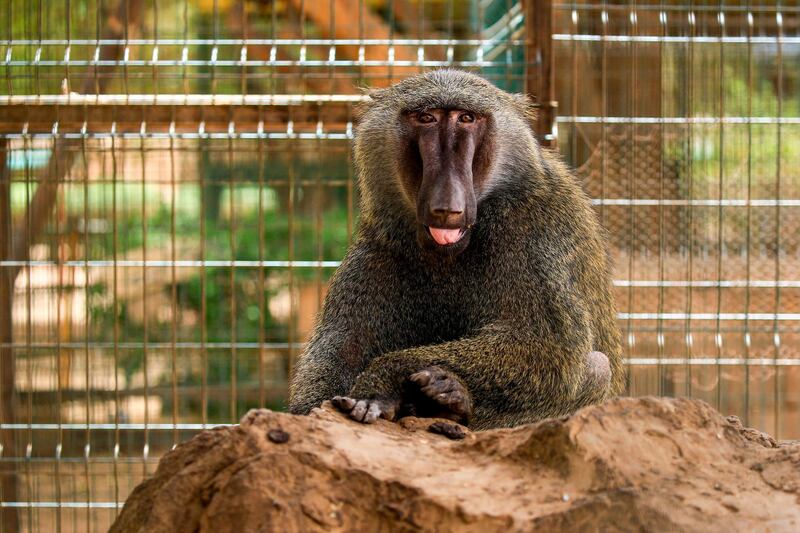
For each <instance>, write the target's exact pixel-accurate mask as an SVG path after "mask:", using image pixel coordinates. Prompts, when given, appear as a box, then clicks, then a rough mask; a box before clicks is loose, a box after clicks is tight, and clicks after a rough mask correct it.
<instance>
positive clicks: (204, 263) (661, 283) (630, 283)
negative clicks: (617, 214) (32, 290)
mask: <svg viewBox="0 0 800 533" xmlns="http://www.w3.org/2000/svg"><path fill="white" fill-rule="evenodd" d="M339 265H341V261H338V260H331V261H313V260H312V261H298V260H294V261H276V260H264V261H258V260H227V259H225V260H213V259H178V260H175V261H172V260H169V259H158V260H156V259H148V260H142V259H118V260H116V261H115V260H113V259H92V260H89V261H83V260H77V259H76V260H68V261H55V260H30V261H15V260H2V261H0V267H28V266H30V267H56V266H62V267H63V266H66V267H75V268H80V267H89V268H112V267H115V266H116V267H122V268H126V267H128V268H135V267H172V266H176V267H231V268H337V267H339ZM613 283H614V285H615V286H617V287H733V288H739V287H757V288H774V287H781V288H784V287H785V288H797V287H800V280H790V279H782V280H750V281H747V280H691V281H689V280H628V279H617V280H614V281H613Z"/></svg>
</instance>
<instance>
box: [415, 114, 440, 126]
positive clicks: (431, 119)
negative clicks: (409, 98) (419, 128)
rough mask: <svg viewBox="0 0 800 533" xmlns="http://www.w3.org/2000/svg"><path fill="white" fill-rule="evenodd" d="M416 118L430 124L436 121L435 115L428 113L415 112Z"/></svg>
mask: <svg viewBox="0 0 800 533" xmlns="http://www.w3.org/2000/svg"><path fill="white" fill-rule="evenodd" d="M417 120H418V121H419V122H421V123H423V124H431V123H433V122H436V117H434V116H433V115H431V114H430V113H417Z"/></svg>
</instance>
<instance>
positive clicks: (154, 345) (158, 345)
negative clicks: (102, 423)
mask: <svg viewBox="0 0 800 533" xmlns="http://www.w3.org/2000/svg"><path fill="white" fill-rule="evenodd" d="M114 346H116V347H117V348H120V349H124V350H138V349H141V348H147V349H153V350H157V349H165V350H166V349H172V348H179V349H195V348H206V349H209V350H215V349H230V348H236V349H245V350H247V349H252V350H257V349H262V348H263V349H268V350H288V349H289V348H292V349H295V350H298V349H302V348H303V347H305V343H303V342H291V343H289V342H244V341H242V342H196V341H176V342H175V343H172V342H157V341H154V342H150V341H148V342H130V341H129V342H125V341H122V342H117V343H115V342H112V341H89V342H85V341H84V342H59V343H55V342H30V343H25V344H20V343H13V342H0V348H32V349H48V348H64V349H72V350H81V349H84V348H96V349H110V348H114Z"/></svg>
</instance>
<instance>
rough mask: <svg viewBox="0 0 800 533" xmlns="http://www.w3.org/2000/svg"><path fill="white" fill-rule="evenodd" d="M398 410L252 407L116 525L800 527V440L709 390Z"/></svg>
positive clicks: (217, 530) (185, 453)
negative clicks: (489, 427)
mask: <svg viewBox="0 0 800 533" xmlns="http://www.w3.org/2000/svg"><path fill="white" fill-rule="evenodd" d="M401 422H402V423H401V424H394V423H390V422H386V421H379V422H378V423H376V424H375V425H362V424H359V423H356V422H353V421H350V420H349V419H347V418H346V417H344V416H342V415H341V414H339V413H337V412H335V411H333V410H332V409H331V408H330V407H327V406H326V407H324V408H322V409H317V410H315V411H314V413H313V414H312V415H311V416H307V417H301V416H292V415H288V414H283V413H274V412H271V411H266V410H258V411H251V412H250V413H248V414H247V415H246V416H245V417H244V418H243V419H242V421H241V424H240V425H239V426H232V427H224V428H218V429H214V430H210V431H205V432H203V433H201V434H199V435H197V436H196V437H195V438H193V439H192V440H190V441H189V442H186V443H185V444H182V445H180V446H178V447H177V448H176V449H175V450H173V451H172V452H170V453H168V454H167V455H166V456H164V457H163V458H162V460H161V462H160V464H159V467H158V470H157V471H156V473H155V475H154V476H153V477H152V478H150V479H149V480H147V481H145V482H143V483H142V484H141V485H139V486H138V487H137V488H136V489H135V490H134V491H133V493H132V494H131V496H130V497H129V498H128V501H127V502H126V504H125V508H124V509H123V510H122V513H121V514H120V516H119V518H118V519H117V521H116V523H115V524H114V526H113V527H112V528H111V531H112V532H133V531H136V532H141V531H178V532H181V531H198V530H199V531H213V532H214V533H223V532H228V531H232V532H237V533H243V532H249V531H408V530H423V531H455V530H457V531H476V532H477V531H480V532H485V531H502V532H509V531H533V530H537V531H559V530H570V531H574V530H579V531H594V530H602V531H631V530H651V531H672V530H684V531H685V530H691V531H724V530H728V531H754V530H755V531H763V530H769V531H800V443H777V442H776V441H775V440H773V439H772V438H771V437H769V436H768V435H765V434H763V433H760V432H758V431H755V430H751V429H746V428H743V427H742V425H741V423H740V422H739V421H738V419H736V418H734V417H729V418H725V417H723V416H722V415H720V414H719V413H718V412H716V411H715V410H714V409H712V408H711V407H710V406H708V405H707V404H705V403H703V402H700V401H694V400H686V399H661V398H637V399H633V398H620V399H617V400H614V401H611V402H608V403H605V404H603V405H599V406H593V407H588V408H585V409H583V410H581V411H579V412H578V413H576V414H575V415H574V416H572V417H570V418H567V419H560V420H545V421H543V422H540V423H538V424H532V425H528V426H522V427H518V428H514V429H502V430H493V431H485V432H478V433H469V432H468V433H467V435H466V437H465V438H463V439H462V440H450V439H448V438H447V437H445V436H442V435H437V434H433V433H430V432H428V431H427V428H428V426H429V425H430V424H431V423H432V421H430V420H422V419H404V420H403V421H401Z"/></svg>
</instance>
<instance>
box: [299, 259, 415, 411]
mask: <svg viewBox="0 0 800 533" xmlns="http://www.w3.org/2000/svg"><path fill="white" fill-rule="evenodd" d="M393 268H394V267H393V265H392V263H391V261H390V260H388V259H386V258H384V257H383V256H381V255H379V254H374V253H372V252H370V251H368V250H365V249H364V248H361V247H358V246H356V247H355V248H354V249H353V250H351V252H349V253H348V256H347V257H346V258H345V260H344V261H343V262H342V265H341V266H340V267H339V270H338V271H337V272H336V275H335V276H334V278H333V279H332V280H331V285H330V288H329V291H328V294H327V296H326V298H325V305H324V307H323V310H322V311H321V314H320V317H319V318H318V321H317V326H316V328H315V330H314V332H313V334H312V335H311V338H310V339H309V342H308V344H307V345H306V348H305V350H304V351H303V353H302V354H301V355H300V357H299V358H298V360H297V363H296V365H295V368H294V369H293V375H292V379H291V385H290V388H289V411H290V412H292V413H295V414H306V413H308V412H309V411H311V409H313V408H315V407H318V406H319V405H320V404H321V403H322V402H323V401H325V400H330V399H331V398H333V397H334V396H337V395H341V394H347V392H348V391H349V390H350V388H351V387H352V386H353V383H354V382H355V380H356V377H357V376H358V375H359V374H360V373H361V372H362V371H363V370H364V368H366V365H367V363H368V362H369V360H370V359H371V358H372V357H375V356H376V355H379V354H381V353H383V352H385V351H387V348H386V347H387V346H388V347H390V346H397V345H398V342H400V341H399V340H398V338H402V336H403V335H405V334H406V333H405V331H407V329H408V328H404V327H403V326H402V322H401V320H402V317H401V316H399V315H397V314H395V313H393V312H392V311H391V310H392V309H393V308H394V306H393V305H392V304H393V302H396V301H397V299H398V296H397V294H395V292H394V291H395V288H394V287H393V286H392V285H391V284H381V283H378V281H379V280H384V279H386V278H387V276H388V273H387V271H389V270H391V269H393Z"/></svg>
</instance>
